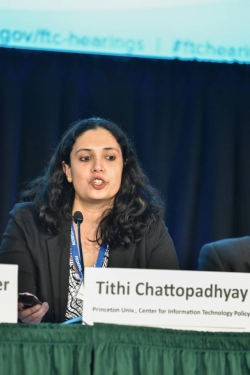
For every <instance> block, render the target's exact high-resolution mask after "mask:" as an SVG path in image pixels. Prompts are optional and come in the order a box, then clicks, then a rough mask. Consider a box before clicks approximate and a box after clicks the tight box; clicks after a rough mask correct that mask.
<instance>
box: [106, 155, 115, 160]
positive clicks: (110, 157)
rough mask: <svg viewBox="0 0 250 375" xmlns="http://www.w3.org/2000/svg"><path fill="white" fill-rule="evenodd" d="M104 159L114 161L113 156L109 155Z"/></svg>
mask: <svg viewBox="0 0 250 375" xmlns="http://www.w3.org/2000/svg"><path fill="white" fill-rule="evenodd" d="M106 159H108V160H115V156H113V155H109V156H106Z"/></svg>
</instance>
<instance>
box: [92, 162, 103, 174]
mask: <svg viewBox="0 0 250 375" xmlns="http://www.w3.org/2000/svg"><path fill="white" fill-rule="evenodd" d="M103 171H104V166H103V163H102V162H101V160H95V162H94V164H93V167H92V172H103Z"/></svg>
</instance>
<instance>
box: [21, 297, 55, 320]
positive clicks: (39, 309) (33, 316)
mask: <svg viewBox="0 0 250 375" xmlns="http://www.w3.org/2000/svg"><path fill="white" fill-rule="evenodd" d="M26 294H29V295H30V293H26ZM34 297H35V298H37V297H36V296H34ZM48 310H49V305H48V303H47V302H43V304H42V305H40V304H39V303H38V304H37V305H35V306H32V307H28V308H24V303H22V302H18V319H19V320H21V321H22V322H23V323H35V324H36V323H40V322H41V321H42V318H43V317H44V315H45V314H46V312H47V311H48Z"/></svg>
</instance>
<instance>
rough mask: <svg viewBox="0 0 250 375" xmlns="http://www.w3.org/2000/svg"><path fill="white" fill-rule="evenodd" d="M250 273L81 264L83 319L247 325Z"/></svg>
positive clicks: (204, 327)
mask: <svg viewBox="0 0 250 375" xmlns="http://www.w3.org/2000/svg"><path fill="white" fill-rule="evenodd" d="M249 288H250V274H246V273H226V272H205V271H204V272H201V271H171V270H145V269H116V268H86V269H85V283H84V310H83V321H84V322H86V323H87V324H93V323H113V324H124V325H137V326H149V327H161V328H172V329H185V330H197V331H228V332H230V331H231V332H232V331H238V332H243V331H250V291H249Z"/></svg>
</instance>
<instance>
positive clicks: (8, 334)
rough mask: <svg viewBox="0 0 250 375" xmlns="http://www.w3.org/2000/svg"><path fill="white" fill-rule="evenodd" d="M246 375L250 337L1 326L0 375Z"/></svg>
mask: <svg viewBox="0 0 250 375" xmlns="http://www.w3.org/2000/svg"><path fill="white" fill-rule="evenodd" d="M2 374H3V375H5V374H6V375H7V374H8V375H50V374H51V375H52V374H53V375H54V374H60V375H71V374H72V375H78V374H84V375H89V374H93V375H130V374H131V375H154V374H157V375H158V374H159V375H161V374H168V375H182V374H183V375H184V374H185V375H186V374H188V375H203V374H204V375H247V374H250V333H224V332H223V333H218V332H216V333H212V332H195V331H177V330H169V329H167V330H166V329H158V328H148V327H132V326H118V325H110V324H96V325H94V326H93V327H90V326H82V325H60V324H58V325H56V324H40V325H27V324H0V375H2Z"/></svg>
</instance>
